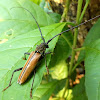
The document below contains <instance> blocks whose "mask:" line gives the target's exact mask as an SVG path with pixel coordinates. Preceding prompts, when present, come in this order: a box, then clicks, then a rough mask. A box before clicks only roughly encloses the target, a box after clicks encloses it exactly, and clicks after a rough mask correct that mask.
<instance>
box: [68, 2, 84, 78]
mask: <svg viewBox="0 0 100 100" xmlns="http://www.w3.org/2000/svg"><path fill="white" fill-rule="evenodd" d="M82 3H83V0H78V9H77V17H76V24H79V17H80V14H81V8H82ZM77 35H78V28H75V32H74V41H73V48H72V57H71V64H70V67H69V77H70V75H71V71H72V67H73V64H74V58H75V53H76V52H75V50H74V49H75V48H76V44H77Z"/></svg>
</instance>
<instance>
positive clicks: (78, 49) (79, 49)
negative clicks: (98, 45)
mask: <svg viewBox="0 0 100 100" xmlns="http://www.w3.org/2000/svg"><path fill="white" fill-rule="evenodd" d="M85 48H86V47H82V48H77V49H74V50H75V51H81V50H84V49H85Z"/></svg>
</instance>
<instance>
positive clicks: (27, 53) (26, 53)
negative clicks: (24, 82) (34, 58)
mask: <svg viewBox="0 0 100 100" xmlns="http://www.w3.org/2000/svg"><path fill="white" fill-rule="evenodd" d="M26 55H30V53H29V52H25V53H24V58H23V59H24V60H26Z"/></svg>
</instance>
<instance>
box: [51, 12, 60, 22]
mask: <svg viewBox="0 0 100 100" xmlns="http://www.w3.org/2000/svg"><path fill="white" fill-rule="evenodd" d="M49 16H50V17H51V18H52V19H53V20H54V22H55V23H58V22H60V20H61V15H60V14H57V13H49Z"/></svg>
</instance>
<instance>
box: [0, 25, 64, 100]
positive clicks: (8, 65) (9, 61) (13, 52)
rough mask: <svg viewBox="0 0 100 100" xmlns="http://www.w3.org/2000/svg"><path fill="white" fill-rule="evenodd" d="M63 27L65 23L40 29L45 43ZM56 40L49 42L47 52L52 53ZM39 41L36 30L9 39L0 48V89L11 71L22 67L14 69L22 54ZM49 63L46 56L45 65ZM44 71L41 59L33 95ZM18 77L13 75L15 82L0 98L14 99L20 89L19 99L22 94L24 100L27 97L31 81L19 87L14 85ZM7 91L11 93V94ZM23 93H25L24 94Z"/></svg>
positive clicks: (48, 57)
mask: <svg viewBox="0 0 100 100" xmlns="http://www.w3.org/2000/svg"><path fill="white" fill-rule="evenodd" d="M64 25H65V23H59V24H54V25H51V26H47V27H44V28H42V32H43V35H44V38H45V39H46V41H47V40H48V39H50V38H51V37H53V36H54V35H56V34H57V33H60V31H61V30H62V28H63V27H64ZM33 33H34V34H33ZM57 39H58V38H55V39H53V40H52V42H50V44H49V46H50V49H48V50H47V51H51V52H53V49H54V47H55V44H56V42H57ZM33 40H34V41H33ZM40 40H41V37H40V33H39V32H38V30H37V29H36V30H33V31H31V32H29V33H27V34H23V35H20V36H18V37H16V38H14V39H11V40H9V41H8V42H6V43H4V44H2V45H1V46H0V48H2V49H1V50H0V57H1V58H0V60H1V64H0V68H1V70H0V73H1V75H2V76H0V77H1V82H2V84H4V85H2V87H1V88H2V89H3V88H4V87H6V86H7V85H8V82H9V80H10V77H11V74H12V72H13V70H14V69H17V68H19V67H20V66H21V67H22V66H24V65H23V64H17V65H16V67H15V63H17V61H18V60H19V59H20V58H21V57H22V56H23V53H24V52H25V51H28V50H29V49H30V48H31V47H32V46H34V48H35V46H36V45H37V44H39V43H40V42H42V41H40ZM19 43H20V44H19ZM5 58H6V59H5ZM49 61H50V55H48V56H47V63H49ZM20 62H21V61H20ZM4 66H5V67H4ZM18 66H19V67H18ZM12 67H13V68H12ZM10 69H11V71H10V72H8V70H10ZM44 70H45V61H44V59H43V61H41V64H39V68H38V70H37V73H36V76H35V81H34V86H33V88H34V89H33V93H34V92H35V90H36V88H37V86H38V85H39V84H40V82H41V80H42V76H43V72H44ZM7 72H8V73H7ZM6 73H7V74H6ZM5 74H6V75H5ZM18 75H19V72H18V74H15V76H14V77H15V80H13V81H12V83H13V84H12V86H11V87H10V88H9V89H8V90H6V91H5V92H3V94H2V96H0V97H3V98H4V97H5V96H6V97H7V96H8V95H10V98H9V97H7V98H9V99H11V98H14V99H16V93H17V92H18V94H19V91H20V89H21V91H20V92H21V93H20V96H19V98H21V95H23V94H24V97H25V98H26V97H29V91H30V87H31V82H32V80H31V81H30V82H29V84H28V85H27V84H25V85H22V86H19V85H18V84H16V83H15V82H16V80H17V78H18ZM4 76H5V77H4ZM0 85H1V84H0ZM15 87H16V88H15ZM2 89H1V90H2ZM17 90H18V91H17ZM27 90H28V91H27ZM8 91H11V93H10V92H8ZM13 91H16V93H15V95H12V96H11V94H13ZM25 91H27V92H26V93H24V92H25ZM9 93H10V94H9ZM0 94H1V93H0ZM25 98H23V99H25Z"/></svg>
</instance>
